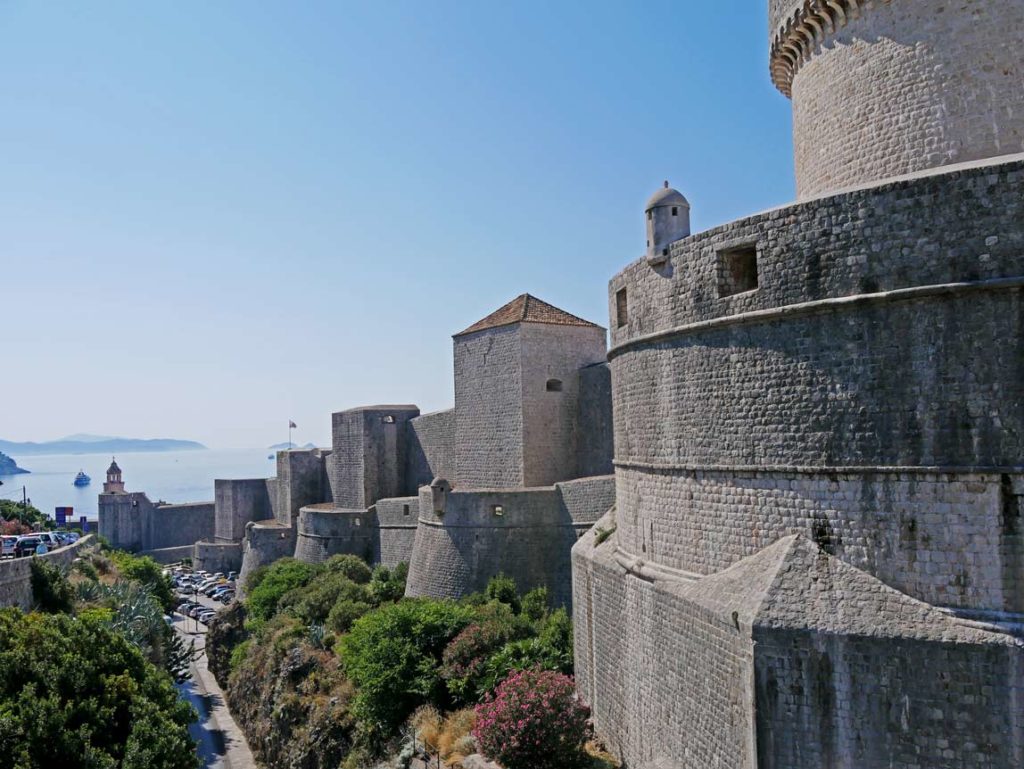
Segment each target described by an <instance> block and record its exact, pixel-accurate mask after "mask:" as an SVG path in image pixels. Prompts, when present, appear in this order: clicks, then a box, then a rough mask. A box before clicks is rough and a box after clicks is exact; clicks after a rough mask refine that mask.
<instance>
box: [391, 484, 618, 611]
mask: <svg viewBox="0 0 1024 769" xmlns="http://www.w3.org/2000/svg"><path fill="white" fill-rule="evenodd" d="M614 502H615V484H614V478H613V477H612V476H604V477H596V478H584V479H582V480H575V481H566V482H564V483H556V484H554V485H553V486H548V487H534V488H518V489H473V490H470V491H465V492H463V491H459V490H457V489H456V490H453V491H452V492H450V493H449V494H448V495H447V499H446V502H445V504H444V509H443V510H440V511H439V510H437V509H436V506H435V501H434V497H433V494H432V490H431V489H430V488H429V487H423V488H421V489H420V495H419V504H418V508H417V512H418V526H417V527H416V528H415V529H414V532H415V537H416V539H415V547H414V553H415V557H414V558H413V559H412V561H411V563H410V564H409V578H408V584H407V588H406V594H407V595H410V596H440V597H446V598H459V597H461V596H463V595H466V594H467V593H472V592H478V591H482V590H483V589H484V588H485V587H486V586H487V582H488V580H490V578H491V577H493V576H496V575H497V574H498V573H504V574H506V575H508V576H510V577H512V578H514V579H515V581H516V585H517V586H518V587H519V589H520V590H521V591H527V590H532V589H533V588H535V587H546V588H547V589H548V592H549V595H550V597H551V600H552V602H553V603H554V604H555V605H560V606H566V607H568V606H571V605H572V587H571V586H572V574H571V565H570V561H569V553H570V551H571V549H572V546H573V545H574V544H575V542H576V540H577V539H578V538H579V536H580V535H581V534H582V533H583V532H584V531H586V530H587V529H589V528H590V527H591V526H592V525H593V524H594V521H595V520H596V518H597V516H598V515H600V514H601V513H602V512H604V511H607V510H608V509H609V508H611V506H612V505H613V504H614Z"/></svg>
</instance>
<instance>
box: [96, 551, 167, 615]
mask: <svg viewBox="0 0 1024 769" xmlns="http://www.w3.org/2000/svg"><path fill="white" fill-rule="evenodd" d="M110 557H111V560H113V562H114V565H115V566H116V567H117V570H118V572H119V573H120V574H121V577H123V578H124V579H126V580H129V581H131V582H138V583H139V584H140V585H142V586H143V587H145V588H146V589H148V590H149V592H150V593H152V594H153V597H154V598H156V600H157V601H158V602H159V603H160V605H161V606H162V607H163V610H164V611H165V612H170V611H171V610H172V609H173V608H174V607H175V605H176V604H177V600H176V599H175V597H174V586H173V584H172V583H171V578H170V577H168V576H167V575H166V574H164V568H163V566H161V565H160V564H158V563H157V562H156V561H154V560H153V559H152V558H150V557H149V556H148V555H132V554H131V553H127V552H125V551H123V550H115V551H114V552H113V553H111V556H110Z"/></svg>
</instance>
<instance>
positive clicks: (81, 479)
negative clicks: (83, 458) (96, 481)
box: [75, 470, 92, 486]
mask: <svg viewBox="0 0 1024 769" xmlns="http://www.w3.org/2000/svg"><path fill="white" fill-rule="evenodd" d="M90 483H92V478H90V477H89V476H88V475H86V474H85V471H83V470H79V471H78V475H76V476H75V485H76V486H88V485H89V484H90Z"/></svg>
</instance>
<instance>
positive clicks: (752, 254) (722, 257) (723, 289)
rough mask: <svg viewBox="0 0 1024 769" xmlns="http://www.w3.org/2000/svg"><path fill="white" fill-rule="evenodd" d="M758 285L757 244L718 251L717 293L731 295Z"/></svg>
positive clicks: (752, 288)
mask: <svg viewBox="0 0 1024 769" xmlns="http://www.w3.org/2000/svg"><path fill="white" fill-rule="evenodd" d="M757 287H758V276H757V245H756V244H753V243H752V244H750V245H748V246H741V247H739V248H730V249H727V250H725V251H720V252H719V253H718V295H719V296H722V297H724V296H732V295H733V294H742V293H744V292H745V291H753V290H754V289H756V288H757Z"/></svg>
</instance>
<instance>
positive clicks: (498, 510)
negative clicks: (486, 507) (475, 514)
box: [491, 505, 505, 518]
mask: <svg viewBox="0 0 1024 769" xmlns="http://www.w3.org/2000/svg"><path fill="white" fill-rule="evenodd" d="M491 511H492V512H493V513H494V514H495V515H496V516H498V517H499V518H500V517H501V516H503V515H504V514H505V508H503V507H502V506H501V505H494V506H493V507H492V508H491Z"/></svg>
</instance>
